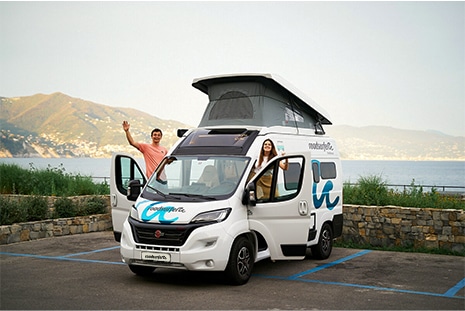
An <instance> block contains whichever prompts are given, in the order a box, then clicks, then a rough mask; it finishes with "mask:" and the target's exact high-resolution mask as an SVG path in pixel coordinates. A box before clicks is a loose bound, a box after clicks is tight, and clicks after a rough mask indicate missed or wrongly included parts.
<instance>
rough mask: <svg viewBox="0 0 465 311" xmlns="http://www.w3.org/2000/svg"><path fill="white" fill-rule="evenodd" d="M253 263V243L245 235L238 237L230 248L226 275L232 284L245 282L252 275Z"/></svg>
mask: <svg viewBox="0 0 465 311" xmlns="http://www.w3.org/2000/svg"><path fill="white" fill-rule="evenodd" d="M253 264H254V256H253V245H252V243H251V242H250V241H249V240H248V239H247V238H245V237H239V238H238V239H237V240H236V241H234V244H233V246H232V248H231V253H230V254H229V261H228V265H227V266H226V270H225V273H226V277H227V279H228V280H229V281H230V282H231V284H233V285H243V284H245V283H247V282H248V281H249V279H250V276H251V275H252V268H253Z"/></svg>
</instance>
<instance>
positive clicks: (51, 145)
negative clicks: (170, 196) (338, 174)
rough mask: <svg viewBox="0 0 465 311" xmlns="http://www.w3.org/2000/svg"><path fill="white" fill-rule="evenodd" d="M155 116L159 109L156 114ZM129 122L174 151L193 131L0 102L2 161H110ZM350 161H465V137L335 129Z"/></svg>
mask: <svg viewBox="0 0 465 311" xmlns="http://www.w3.org/2000/svg"><path fill="white" fill-rule="evenodd" d="M153 111H154V112H155V113H156V107H154V110H153ZM123 120H128V121H129V122H130V124H131V134H132V135H133V137H134V139H135V140H137V141H145V142H149V141H150V132H151V130H152V129H153V128H154V127H159V128H161V129H162V131H163V140H162V143H163V145H164V146H165V147H167V148H169V147H171V146H172V145H173V144H174V143H175V142H176V141H177V139H178V137H177V136H176V130H177V129H178V128H190V127H192V126H190V125H186V124H183V123H181V122H178V121H174V120H163V119H160V118H157V117H156V116H153V115H150V114H148V113H145V112H141V111H139V110H136V109H131V108H117V107H110V106H105V105H101V104H97V103H93V102H90V101H86V100H83V99H79V98H73V97H70V96H68V95H65V94H62V93H53V94H49V95H44V94H36V95H33V96H24V97H15V98H6V97H0V131H1V132H0V157H96V158H97V157H111V153H112V152H118V151H120V152H121V151H124V152H128V153H131V154H133V155H135V156H140V154H139V152H138V151H137V150H136V149H135V148H133V147H131V146H129V145H128V143H127V141H126V137H125V135H124V132H123V129H122V127H121V123H122V121H123ZM325 130H326V132H327V133H328V134H329V135H331V136H332V137H334V138H335V139H336V142H337V144H338V146H339V149H340V152H341V157H342V158H343V159H346V160H461V161H464V160H465V137H462V136H460V137H454V136H449V135H446V134H443V133H441V132H438V131H432V130H430V131H412V130H402V129H396V128H392V127H384V126H368V127H353V126H346V125H331V126H326V127H325Z"/></svg>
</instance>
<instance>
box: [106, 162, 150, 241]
mask: <svg viewBox="0 0 465 311" xmlns="http://www.w3.org/2000/svg"><path fill="white" fill-rule="evenodd" d="M131 180H139V181H140V183H141V184H143V185H145V184H146V182H147V179H146V177H145V175H144V172H143V170H142V169H141V167H140V166H139V164H138V163H137V161H136V160H135V159H134V158H133V157H132V156H131V155H129V154H125V153H114V154H113V155H112V158H111V172H110V201H111V219H112V223H113V234H114V236H115V240H116V241H117V242H119V241H120V240H121V232H122V231H123V223H124V221H125V220H126V218H127V217H128V214H129V211H130V209H131V207H132V205H133V204H134V202H133V201H130V200H128V199H127V197H126V195H127V193H128V183H129V181H131Z"/></svg>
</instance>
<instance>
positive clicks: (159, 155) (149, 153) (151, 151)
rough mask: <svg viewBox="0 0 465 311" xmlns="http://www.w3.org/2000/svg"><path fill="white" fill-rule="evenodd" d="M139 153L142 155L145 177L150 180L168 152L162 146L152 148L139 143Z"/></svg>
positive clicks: (149, 145)
mask: <svg viewBox="0 0 465 311" xmlns="http://www.w3.org/2000/svg"><path fill="white" fill-rule="evenodd" d="M139 151H140V152H142V154H143V155H144V161H145V170H146V175H147V178H150V176H152V174H153V172H154V171H155V169H156V168H157V166H158V164H160V162H161V160H163V157H164V156H165V155H166V154H167V153H168V150H167V149H166V148H165V147H163V146H157V147H154V146H152V145H151V144H146V143H139Z"/></svg>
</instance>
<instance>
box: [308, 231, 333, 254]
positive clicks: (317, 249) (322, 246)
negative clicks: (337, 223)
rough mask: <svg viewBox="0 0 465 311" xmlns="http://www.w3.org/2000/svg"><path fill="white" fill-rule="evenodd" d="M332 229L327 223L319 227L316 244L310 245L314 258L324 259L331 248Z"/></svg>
mask: <svg viewBox="0 0 465 311" xmlns="http://www.w3.org/2000/svg"><path fill="white" fill-rule="evenodd" d="M333 239H334V238H333V230H332V229H331V226H330V225H329V223H325V224H324V225H323V227H322V228H321V233H320V237H319V239H318V244H316V245H313V246H312V247H311V249H312V254H313V257H315V258H316V259H326V258H328V257H329V255H331V251H332V250H333Z"/></svg>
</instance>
